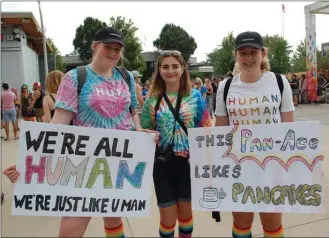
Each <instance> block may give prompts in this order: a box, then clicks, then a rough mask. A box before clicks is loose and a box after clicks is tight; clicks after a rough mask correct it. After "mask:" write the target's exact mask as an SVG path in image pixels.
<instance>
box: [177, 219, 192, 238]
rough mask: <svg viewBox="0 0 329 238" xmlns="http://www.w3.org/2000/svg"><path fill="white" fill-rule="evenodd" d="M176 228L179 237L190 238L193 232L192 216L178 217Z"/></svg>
mask: <svg viewBox="0 0 329 238" xmlns="http://www.w3.org/2000/svg"><path fill="white" fill-rule="evenodd" d="M178 224H179V226H178V230H179V237H181V238H190V237H192V232H193V217H192V216H191V217H189V218H187V219H184V220H183V219H179V218H178Z"/></svg>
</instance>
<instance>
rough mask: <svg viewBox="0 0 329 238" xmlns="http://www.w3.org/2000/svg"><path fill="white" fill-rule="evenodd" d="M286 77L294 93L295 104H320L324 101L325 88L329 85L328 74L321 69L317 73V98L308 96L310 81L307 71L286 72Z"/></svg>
mask: <svg viewBox="0 0 329 238" xmlns="http://www.w3.org/2000/svg"><path fill="white" fill-rule="evenodd" d="M285 76H286V78H287V79H288V81H289V83H290V86H291V89H292V93H293V100H294V104H295V106H298V104H309V103H315V104H318V103H320V102H321V101H322V96H324V95H325V88H326V87H327V83H328V80H327V79H326V77H327V78H328V75H327V76H325V74H324V73H323V72H321V71H319V72H318V73H317V81H316V94H317V95H316V98H315V99H312V100H310V99H309V97H308V82H307V77H306V74H305V73H301V74H298V73H292V74H286V75H285Z"/></svg>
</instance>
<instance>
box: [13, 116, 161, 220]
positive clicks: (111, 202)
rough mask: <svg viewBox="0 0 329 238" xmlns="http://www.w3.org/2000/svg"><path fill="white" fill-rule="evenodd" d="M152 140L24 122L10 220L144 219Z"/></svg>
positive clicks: (144, 136)
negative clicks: (74, 218)
mask: <svg viewBox="0 0 329 238" xmlns="http://www.w3.org/2000/svg"><path fill="white" fill-rule="evenodd" d="M154 138H155V135H154V134H147V133H141V132H130V131H120V130H108V129H95V128H85V127H74V126H62V125H54V124H46V123H31V122H23V123H22V126H21V132H20V141H19V151H18V160H17V170H18V171H19V172H20V174H21V175H20V177H19V179H18V181H17V182H16V184H15V188H14V201H13V205H12V214H13V215H27V216H98V217H113V216H114V217H118V216H125V217H131V216H148V215H149V212H150V200H151V196H152V183H153V180H152V173H153V160H154V152H155V142H154Z"/></svg>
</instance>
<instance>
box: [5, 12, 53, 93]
mask: <svg viewBox="0 0 329 238" xmlns="http://www.w3.org/2000/svg"><path fill="white" fill-rule="evenodd" d="M41 32H42V31H41V28H40V27H39V25H38V23H37V22H36V20H35V18H34V16H33V14H32V13H21V12H20V13H12V12H2V13H1V81H2V82H3V83H8V84H9V86H10V87H16V88H20V87H21V86H22V85H23V84H27V85H28V86H29V89H30V90H31V89H32V85H33V83H34V82H41V84H42V85H43V86H44V85H45V70H44V64H43V43H42V39H43V35H42V33H41ZM47 52H48V53H49V54H48V57H47V58H48V68H49V71H51V70H53V69H55V65H56V64H55V57H54V55H52V49H51V47H50V45H49V44H48V43H47Z"/></svg>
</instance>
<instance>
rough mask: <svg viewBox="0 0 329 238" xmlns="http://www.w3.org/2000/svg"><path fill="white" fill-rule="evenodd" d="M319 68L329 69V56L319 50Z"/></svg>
mask: <svg viewBox="0 0 329 238" xmlns="http://www.w3.org/2000/svg"><path fill="white" fill-rule="evenodd" d="M317 68H318V70H329V56H323V55H322V52H321V51H319V50H318V51H317Z"/></svg>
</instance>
